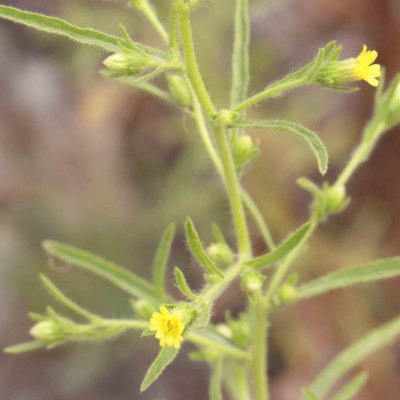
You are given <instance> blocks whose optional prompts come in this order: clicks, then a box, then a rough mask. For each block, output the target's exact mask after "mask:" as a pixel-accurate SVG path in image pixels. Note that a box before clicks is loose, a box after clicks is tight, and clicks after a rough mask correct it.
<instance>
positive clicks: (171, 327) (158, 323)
mask: <svg viewBox="0 0 400 400" xmlns="http://www.w3.org/2000/svg"><path fill="white" fill-rule="evenodd" d="M149 330H151V331H156V339H159V340H160V346H161V347H164V346H165V345H167V346H169V347H172V346H173V347H175V348H176V349H179V347H180V345H181V341H182V340H183V337H182V333H183V331H184V330H185V325H184V324H183V322H182V320H181V319H180V317H179V316H178V315H174V314H171V313H170V312H169V311H168V310H167V308H166V307H165V306H160V313H156V312H155V313H153V314H152V316H151V318H150V327H149Z"/></svg>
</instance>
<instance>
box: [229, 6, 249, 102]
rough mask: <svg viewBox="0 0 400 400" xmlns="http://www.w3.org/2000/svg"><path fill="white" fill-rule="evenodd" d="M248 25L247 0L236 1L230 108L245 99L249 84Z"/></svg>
mask: <svg viewBox="0 0 400 400" xmlns="http://www.w3.org/2000/svg"><path fill="white" fill-rule="evenodd" d="M249 42H250V23H249V5H248V0H236V12H235V41H234V46H233V56H232V89H231V108H233V107H235V106H236V105H238V104H239V103H241V102H242V101H243V100H245V98H246V93H247V87H248V84H249Z"/></svg>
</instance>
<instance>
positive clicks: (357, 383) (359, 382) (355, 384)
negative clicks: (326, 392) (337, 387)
mask: <svg viewBox="0 0 400 400" xmlns="http://www.w3.org/2000/svg"><path fill="white" fill-rule="evenodd" d="M367 379H368V374H366V373H365V372H361V374H358V375H357V376H356V377H355V378H353V379H352V380H351V381H350V383H348V384H347V385H346V386H345V387H344V388H343V389H342V390H341V391H340V392H339V393H337V394H336V396H335V397H333V398H332V399H331V400H351V399H352V398H353V397H354V396H357V394H358V393H359V392H360V390H361V389H362V388H363V386H364V385H365V384H366V382H367Z"/></svg>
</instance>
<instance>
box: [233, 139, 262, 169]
mask: <svg viewBox="0 0 400 400" xmlns="http://www.w3.org/2000/svg"><path fill="white" fill-rule="evenodd" d="M258 153H259V149H258V143H254V142H253V139H252V138H251V137H250V136H249V135H242V136H239V137H237V138H235V139H234V140H233V141H232V154H233V158H234V160H235V164H236V165H237V166H239V167H240V166H242V165H243V164H244V163H246V162H247V161H250V160H251V159H252V158H254V157H255V156H256V155H257V154H258Z"/></svg>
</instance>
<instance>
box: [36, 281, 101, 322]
mask: <svg viewBox="0 0 400 400" xmlns="http://www.w3.org/2000/svg"><path fill="white" fill-rule="evenodd" d="M40 279H41V280H42V282H43V284H44V285H45V286H46V288H47V289H48V290H49V291H50V293H51V294H52V295H53V296H54V297H55V298H56V299H57V300H58V301H59V302H60V303H62V304H64V305H65V306H66V307H67V308H69V309H70V310H72V311H74V312H76V313H77V314H79V315H81V316H83V317H85V318H87V319H89V320H90V321H100V320H101V318H100V317H98V316H97V315H95V314H92V313H91V312H89V311H87V310H85V309H84V308H83V307H81V306H80V305H78V304H76V303H75V302H73V301H72V300H70V299H69V298H68V297H67V296H65V294H64V293H62V292H61V290H59V289H58V288H57V287H56V286H55V285H54V283H52V282H51V281H50V279H49V278H47V277H46V276H45V275H42V274H40Z"/></svg>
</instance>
